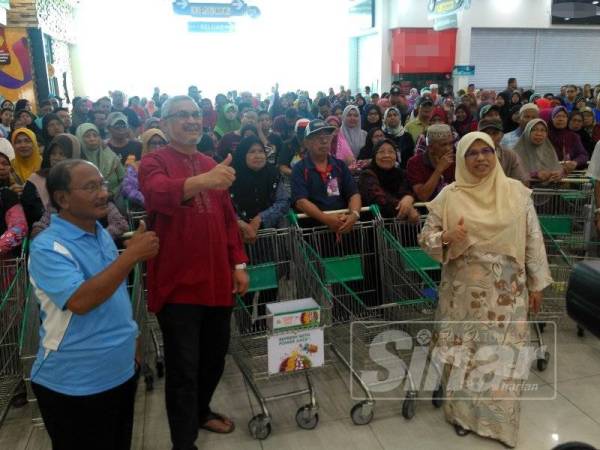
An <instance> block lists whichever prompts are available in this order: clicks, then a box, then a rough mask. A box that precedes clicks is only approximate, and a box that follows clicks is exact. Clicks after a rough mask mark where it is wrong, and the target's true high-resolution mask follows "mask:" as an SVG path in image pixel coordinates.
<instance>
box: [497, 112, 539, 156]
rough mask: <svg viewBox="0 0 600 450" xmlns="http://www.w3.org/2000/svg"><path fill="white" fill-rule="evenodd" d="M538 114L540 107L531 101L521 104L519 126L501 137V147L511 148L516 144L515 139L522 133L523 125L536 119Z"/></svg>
mask: <svg viewBox="0 0 600 450" xmlns="http://www.w3.org/2000/svg"><path fill="white" fill-rule="evenodd" d="M539 116H540V109H539V108H538V107H537V106H536V105H534V104H533V103H526V104H525V105H523V106H521V109H520V110H519V127H518V128H516V129H515V130H514V131H511V132H510V133H506V134H505V135H504V137H503V138H502V142H500V143H501V144H502V147H503V148H508V149H513V148H515V145H517V141H518V140H519V138H520V137H521V136H522V135H523V132H524V131H525V127H526V126H527V124H528V123H529V122H531V121H532V120H533V119H537V118H538V117H539Z"/></svg>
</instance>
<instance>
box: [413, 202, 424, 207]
mask: <svg viewBox="0 0 600 450" xmlns="http://www.w3.org/2000/svg"><path fill="white" fill-rule="evenodd" d="M426 206H427V202H415V203H413V207H414V208H425V207H426Z"/></svg>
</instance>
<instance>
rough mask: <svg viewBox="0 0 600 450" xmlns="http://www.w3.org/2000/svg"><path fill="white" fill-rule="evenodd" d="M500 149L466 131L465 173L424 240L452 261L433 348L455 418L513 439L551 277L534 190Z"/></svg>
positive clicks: (463, 428)
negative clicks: (534, 322) (531, 320)
mask: <svg viewBox="0 0 600 450" xmlns="http://www.w3.org/2000/svg"><path fill="white" fill-rule="evenodd" d="M493 148H494V145H493V142H492V141H491V139H490V138H489V137H488V136H487V135H485V134H483V133H469V134H468V135H466V136H465V137H463V139H461V142H460V143H459V147H458V151H457V155H456V160H457V161H456V167H457V168H456V180H457V181H456V182H455V183H452V184H451V185H449V186H447V187H446V188H445V189H444V190H443V191H442V192H441V193H440V194H439V196H438V197H437V198H436V199H434V200H433V201H432V202H430V203H429V204H428V205H427V206H428V209H429V215H428V217H427V221H426V223H425V226H424V227H423V230H422V233H421V235H420V237H419V241H420V244H421V246H422V247H423V249H424V250H425V251H426V252H427V253H429V254H430V255H431V256H432V257H433V258H435V259H436V260H438V261H440V262H441V263H442V264H443V268H442V278H441V282H440V286H439V304H438V309H437V311H436V320H437V321H440V322H442V323H440V324H438V328H437V330H436V332H435V333H434V339H433V343H432V357H433V358H434V360H438V362H440V361H441V363H440V369H442V384H443V386H444V393H445V398H446V400H445V401H444V404H443V409H444V413H445V416H446V419H447V420H448V422H450V423H451V424H453V425H454V426H455V428H456V432H457V433H458V434H459V435H461V436H463V435H466V434H468V433H469V432H471V431H472V432H475V433H477V434H479V435H480V436H484V437H489V438H493V439H496V440H499V441H501V442H502V443H503V444H505V445H506V446H509V447H514V446H515V445H516V443H517V435H518V429H519V412H520V401H519V397H520V395H521V385H522V383H526V382H527V379H526V378H527V373H528V372H527V369H528V368H529V366H530V361H531V357H532V356H533V355H532V354H531V353H529V354H528V353H527V352H526V350H527V349H528V342H529V326H528V324H527V323H525V322H524V321H526V320H527V316H528V312H529V311H530V310H537V309H539V306H540V303H541V300H542V294H541V291H542V290H543V289H544V288H545V287H546V286H548V285H549V284H550V283H551V281H552V279H551V277H550V272H549V269H548V263H547V259H546V251H545V247H544V241H543V236H542V233H541V230H540V226H539V223H538V218H537V215H536V212H535V209H534V206H533V201H532V199H531V191H530V190H529V189H527V188H525V187H524V186H523V185H522V184H521V183H519V182H518V181H515V180H511V179H509V178H507V177H506V176H505V175H504V172H503V171H502V168H501V167H500V164H499V163H498V161H497V158H496V155H495V153H494V152H493ZM444 321H446V323H443V322H444ZM450 322H454V323H450ZM533 357H535V356H533ZM498 358H501V359H500V362H497V361H498ZM494 367H495V370H494V369H493V368H494ZM523 377H524V378H525V379H521V378H523Z"/></svg>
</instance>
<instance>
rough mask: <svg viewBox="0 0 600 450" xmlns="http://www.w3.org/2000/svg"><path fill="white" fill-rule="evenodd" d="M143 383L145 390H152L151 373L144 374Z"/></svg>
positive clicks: (152, 380) (152, 378)
mask: <svg viewBox="0 0 600 450" xmlns="http://www.w3.org/2000/svg"><path fill="white" fill-rule="evenodd" d="M144 383H145V384H146V392H150V391H153V390H154V377H153V376H152V375H146V376H145V377H144Z"/></svg>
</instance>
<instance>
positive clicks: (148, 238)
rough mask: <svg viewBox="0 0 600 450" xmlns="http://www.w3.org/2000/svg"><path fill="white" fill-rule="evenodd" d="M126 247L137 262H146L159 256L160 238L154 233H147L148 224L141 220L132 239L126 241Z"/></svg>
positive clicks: (127, 251)
mask: <svg viewBox="0 0 600 450" xmlns="http://www.w3.org/2000/svg"><path fill="white" fill-rule="evenodd" d="M125 247H126V248H127V250H125V252H126V253H127V254H129V255H131V257H132V258H133V260H134V261H135V262H142V261H146V260H148V259H150V258H154V257H155V256H156V255H157V254H158V248H159V247H158V237H157V236H156V233H154V232H153V231H146V222H144V221H143V220H141V221H140V224H139V226H138V228H137V230H135V233H133V236H132V237H131V239H129V240H127V241H125Z"/></svg>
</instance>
